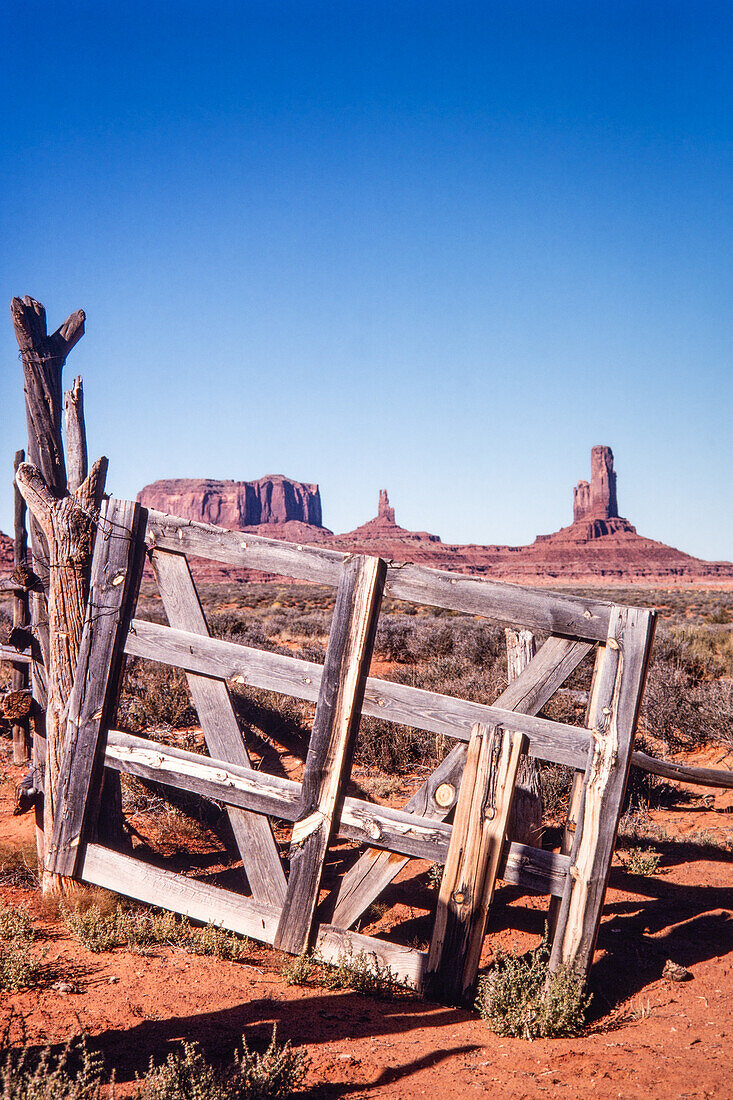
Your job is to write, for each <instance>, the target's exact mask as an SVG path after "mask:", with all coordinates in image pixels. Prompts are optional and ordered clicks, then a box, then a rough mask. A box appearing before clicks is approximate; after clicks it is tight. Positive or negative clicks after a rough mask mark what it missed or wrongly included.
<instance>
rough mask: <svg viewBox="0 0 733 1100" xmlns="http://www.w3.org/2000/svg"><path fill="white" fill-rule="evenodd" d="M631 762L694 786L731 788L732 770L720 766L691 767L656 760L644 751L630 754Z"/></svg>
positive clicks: (667, 777)
mask: <svg viewBox="0 0 733 1100" xmlns="http://www.w3.org/2000/svg"><path fill="white" fill-rule="evenodd" d="M631 763H632V764H633V765H634V767H636V768H641V769H642V771H645V772H651V773H652V775H660V776H662V777H663V778H664V779H676V780H677V782H678V783H692V784H693V785H694V786H696V787H722V788H723V789H724V790H733V772H729V771H725V770H724V769H722V768H691V767H690V766H689V765H688V764H675V763H673V762H672V761H671V760H657V758H656V756H647V754H646V753H645V752H635V753H632V755H631Z"/></svg>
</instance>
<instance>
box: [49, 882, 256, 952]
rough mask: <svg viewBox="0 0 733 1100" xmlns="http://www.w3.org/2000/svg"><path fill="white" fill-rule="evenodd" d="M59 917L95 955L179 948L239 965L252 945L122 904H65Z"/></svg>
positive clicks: (215, 927)
mask: <svg viewBox="0 0 733 1100" xmlns="http://www.w3.org/2000/svg"><path fill="white" fill-rule="evenodd" d="M110 896H111V897H114V895H110ZM59 913H60V916H61V918H62V920H63V921H64V924H65V925H66V927H67V928H68V929H69V931H70V932H71V934H72V936H74V937H75V939H77V940H78V941H79V943H81V944H82V945H83V946H84V947H86V948H87V950H88V951H92V952H94V953H95V954H99V953H101V952H104V951H113V950H114V949H115V948H116V947H129V948H130V949H131V950H132V951H136V952H137V953H138V954H146V953H147V952H148V951H150V950H151V948H153V947H178V948H180V949H182V950H183V951H187V952H189V953H190V954H192V955H210V956H213V957H214V958H217V959H224V960H227V961H229V962H235V961H236V960H237V959H241V958H242V957H243V956H244V954H245V952H246V950H247V947H248V943H249V941H248V940H247V939H246V938H245V937H241V936H237V935H236V934H235V933H234V932H229V931H227V930H226V929H224V928H220V927H219V926H218V925H214V924H207V925H205V926H203V927H201V928H199V927H196V926H195V925H192V924H191V923H190V922H189V921H188V920H187V919H186V918H185V917H178V916H176V915H175V914H174V913H168V912H157V911H155V910H153V909H143V908H126V907H124V906H123V905H120V904H119V902H117V903H115V905H114V908H112V907H110V906H109V905H106V906H105V905H100V904H98V903H97V902H96V901H92V902H91V904H81V905H75V906H73V907H70V906H68V905H65V904H63V903H62V905H61V906H60V907H59Z"/></svg>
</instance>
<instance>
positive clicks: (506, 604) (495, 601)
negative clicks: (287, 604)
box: [147, 510, 611, 641]
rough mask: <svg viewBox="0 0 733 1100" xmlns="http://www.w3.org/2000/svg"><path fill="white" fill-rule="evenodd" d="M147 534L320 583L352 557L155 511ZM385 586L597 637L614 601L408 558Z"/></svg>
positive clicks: (400, 595)
mask: <svg viewBox="0 0 733 1100" xmlns="http://www.w3.org/2000/svg"><path fill="white" fill-rule="evenodd" d="M147 539H148V544H149V545H151V546H157V547H160V548H161V549H165V550H177V551H179V552H180V553H185V554H187V555H192V556H194V557H202V558H211V559H213V560H214V561H223V562H227V563H229V564H230V565H238V566H240V567H241V568H243V569H257V570H262V571H265V572H270V573H279V574H282V575H284V576H288V577H298V578H301V579H303V580H309V581H313V582H314V583H317V584H331V585H335V584H337V583H338V578H339V573H340V570H341V565H342V564H343V562H344V560H345V559H346V557H347V556H348V555H345V554H342V553H339V552H337V551H334V550H325V549H323V548H322V547H316V546H295V545H293V544H292V543H285V542H279V541H278V540H276V539H265V538H262V537H261V536H259V535H250V534H243V533H241V532H237V531H225V530H224V529H223V528H221V527H213V526H211V525H209V524H203V523H195V522H193V521H192V520H185V519H179V518H178V517H176V516H168V515H165V514H164V513H162V512H155V511H152V510H151V512H150V518H149V521H148V533H147ZM385 592H386V593H388V594H389V595H390V596H393V597H394V598H395V599H400V600H408V601H411V602H413V603H420V604H429V605H432V606H436V607H446V608H451V609H453V610H455V611H466V612H468V613H470V614H474V615H485V616H486V617H487V618H491V619H497V620H498V621H499V622H505V623H507V624H510V625H514V624H516V623H519V624H521V625H522V626H526V627H530V628H531V629H533V630H547V631H549V632H550V633H553V634H567V635H572V636H574V637H576V638H581V639H587V640H590V641H598V640H599V639H601V638H605V636H606V630H607V626H608V619H609V614H610V608H611V604H610V603H607V602H605V601H603V600H589V599H584V598H581V597H580V596H569V595H568V596H566V595H564V594H560V593H557V592H547V591H546V590H544V589H539V588H525V587H524V586H520V585H513V584H506V583H504V582H499V581H490V580H487V579H486V578H485V577H471V576H465V575H463V574H460V573H450V572H447V571H445V570H440V569H430V568H428V567H427V566H424V565H412V564H409V563H408V564H399V563H391V564H390V565H389V566H388V569H387V580H386V583H385Z"/></svg>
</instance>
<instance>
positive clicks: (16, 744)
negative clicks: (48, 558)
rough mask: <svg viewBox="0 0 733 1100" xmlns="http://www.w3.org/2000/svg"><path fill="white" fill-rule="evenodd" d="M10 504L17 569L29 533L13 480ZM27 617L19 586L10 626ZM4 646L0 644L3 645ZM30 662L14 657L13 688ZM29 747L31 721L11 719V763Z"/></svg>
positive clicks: (20, 625) (24, 623) (24, 558)
mask: <svg viewBox="0 0 733 1100" xmlns="http://www.w3.org/2000/svg"><path fill="white" fill-rule="evenodd" d="M24 459H25V452H24V451H16V453H15V458H14V460H13V472H14V473H16V472H17V470H18V467H19V466H20V465H21V463H22V462H23V461H24ZM13 504H14V515H13V566H14V570H15V571H16V572H17V571H18V570H20V569H21V567H24V566H25V565H26V564H27V562H28V535H27V532H26V526H25V510H26V504H25V501H24V500H23V497H22V495H21V493H20V491H19V490H18V486H17V485H16V484H15V482H13ZM30 621H31V616H30V606H29V603H28V593H27V592H26V591H25V589H24V588H21V587H20V586H18V588H17V589H15V591H14V593H13V629H14V630H27V629H28V627H29V626H30ZM4 648H5V647H4V646H3V649H4ZM29 664H30V658H29V657H24V658H23V659H21V660H15V661H13V671H12V674H11V681H10V683H11V688H12V690H13V691H25V690H26V689H27V688H28V686H29V684H30V669H29V668H28V665H29ZM31 751H32V744H31V736H30V722H29V721H28V719H19V720H18V721H17V722H14V723H13V763H14V764H25V763H26V762H27V761H28V760H30V756H31Z"/></svg>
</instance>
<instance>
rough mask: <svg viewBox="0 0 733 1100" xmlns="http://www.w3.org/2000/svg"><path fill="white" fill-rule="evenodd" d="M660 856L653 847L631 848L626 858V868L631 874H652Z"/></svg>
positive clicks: (657, 865)
mask: <svg viewBox="0 0 733 1100" xmlns="http://www.w3.org/2000/svg"><path fill="white" fill-rule="evenodd" d="M661 858H662V856H661V854H660V853H659V852H655V851H654V849H653V848H633V849H632V851H631V852H630V853H629V856H628V857H627V859H626V870H627V871H630V872H631V874H632V875H653V874H654V872H655V871H656V870H657V868H658V867H659V861H660V860H661Z"/></svg>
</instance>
